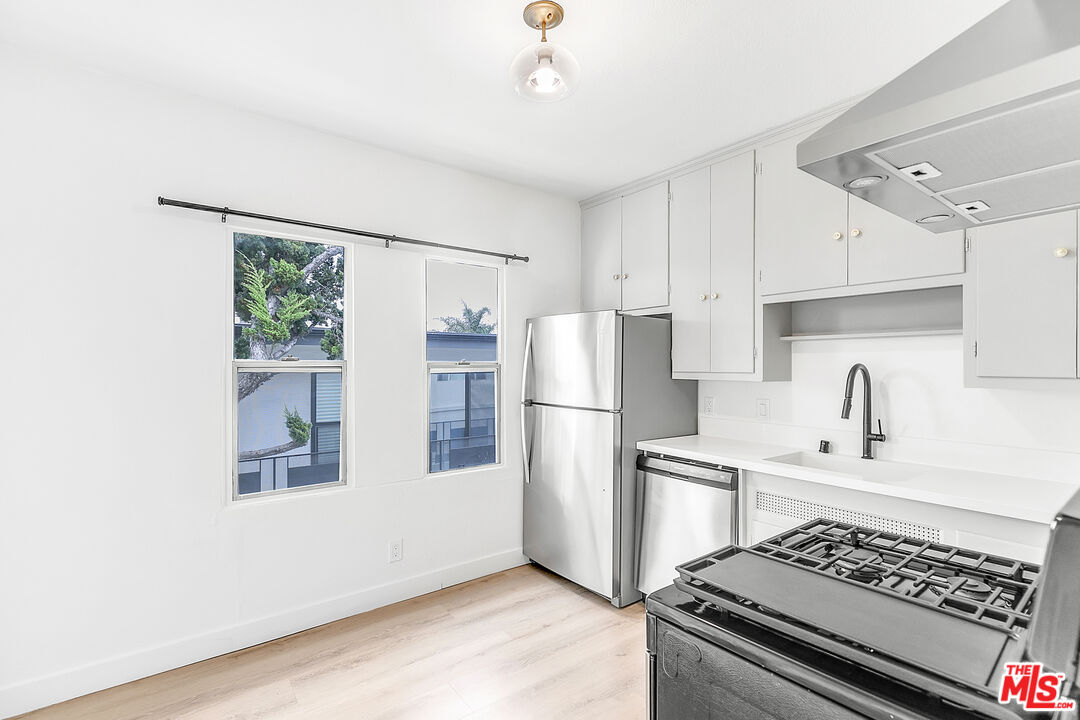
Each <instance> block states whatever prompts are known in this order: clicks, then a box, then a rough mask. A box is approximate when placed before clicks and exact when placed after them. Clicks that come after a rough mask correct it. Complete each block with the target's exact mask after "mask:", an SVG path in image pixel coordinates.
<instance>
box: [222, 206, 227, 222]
mask: <svg viewBox="0 0 1080 720" xmlns="http://www.w3.org/2000/svg"><path fill="white" fill-rule="evenodd" d="M221 222H223V223H227V222H229V208H228V206H226V207H223V208H221Z"/></svg>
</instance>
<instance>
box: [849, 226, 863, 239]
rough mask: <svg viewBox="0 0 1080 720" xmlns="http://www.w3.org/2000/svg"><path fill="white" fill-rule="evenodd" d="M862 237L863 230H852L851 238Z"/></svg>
mask: <svg viewBox="0 0 1080 720" xmlns="http://www.w3.org/2000/svg"><path fill="white" fill-rule="evenodd" d="M860 235H862V230H860V229H859V228H851V237H859V236H860Z"/></svg>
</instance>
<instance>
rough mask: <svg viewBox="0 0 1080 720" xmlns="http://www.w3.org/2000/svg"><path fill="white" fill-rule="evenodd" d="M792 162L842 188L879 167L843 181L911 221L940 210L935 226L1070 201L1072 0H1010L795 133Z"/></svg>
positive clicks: (1076, 100)
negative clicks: (817, 126) (800, 135)
mask: <svg viewBox="0 0 1080 720" xmlns="http://www.w3.org/2000/svg"><path fill="white" fill-rule="evenodd" d="M798 164H799V167H800V168H802V169H803V170H805V171H807V172H809V173H811V174H813V175H816V176H817V177H819V178H821V179H823V180H825V181H827V182H829V183H831V184H833V185H836V186H837V187H841V188H844V187H845V183H848V182H850V181H851V180H852V179H853V178H856V177H860V176H865V175H871V174H884V175H887V176H889V178H890V179H889V180H888V181H886V182H882V183H879V184H878V185H874V186H872V187H858V188H845V189H847V190H848V191H849V192H851V193H852V194H854V195H857V196H858V197H861V198H863V199H864V200H867V201H868V202H871V203H873V204H875V205H878V206H879V207H882V208H884V209H886V210H888V211H890V212H892V213H894V214H896V215H899V216H901V217H903V218H905V219H907V220H909V221H911V222H915V221H917V220H918V219H919V218H924V217H927V216H931V215H938V214H948V215H949V216H950V217H949V218H948V219H947V220H946V221H944V222H940V223H935V224H932V225H930V224H927V225H923V227H925V228H926V229H928V230H932V231H934V232H948V231H951V230H956V229H959V228H964V227H974V226H978V225H981V224H986V223H991V222H1000V221H1003V220H1009V219H1013V218H1018V217H1024V216H1029V215H1039V214H1044V213H1047V212H1055V211H1059V210H1065V209H1069V208H1074V207H1080V2H1078V1H1077V0H1010V2H1008V3H1006V4H1005V5H1003V6H1002V7H1001V8H999V9H998V10H997V11H995V12H994V13H992V14H990V15H989V16H987V17H986V18H985V19H984V20H982V21H981V22H979V23H977V24H976V25H974V26H973V27H972V28H970V29H969V30H967V31H966V32H964V33H962V34H961V35H959V36H958V37H957V38H955V39H954V40H952V41H951V42H949V43H948V44H946V45H945V46H944V47H943V48H941V49H940V50H938V51H937V52H935V53H934V54H932V55H930V56H929V57H928V58H926V59H925V60H923V61H922V62H920V63H919V64H918V65H916V66H915V67H913V68H912V69H910V70H908V71H907V72H906V73H904V74H903V75H901V76H900V77H898V78H896V79H895V80H893V81H892V82H890V83H889V84H887V85H885V86H883V87H882V88H881V89H879V90H878V91H876V92H874V93H872V94H871V95H869V96H868V97H867V98H865V99H864V100H862V101H861V102H859V103H858V104H856V105H855V106H854V107H852V108H851V109H850V110H848V111H847V112H845V113H843V114H842V115H840V116H839V117H838V118H836V119H835V120H833V121H832V122H831V123H829V124H828V125H826V126H825V127H824V128H822V129H821V130H819V131H818V132H816V133H814V134H813V135H811V136H810V137H808V138H807V139H806V140H804V141H803V142H801V143H800V144H799V148H798ZM972 203H975V205H973V206H972ZM968 206H971V207H968Z"/></svg>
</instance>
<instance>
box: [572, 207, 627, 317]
mask: <svg viewBox="0 0 1080 720" xmlns="http://www.w3.org/2000/svg"><path fill="white" fill-rule="evenodd" d="M581 306H582V310H585V311H591V310H619V309H620V308H622V199H621V198H615V199H614V200H609V201H608V202H606V203H602V204H600V205H596V206H594V207H591V208H589V209H587V210H583V211H582V213H581Z"/></svg>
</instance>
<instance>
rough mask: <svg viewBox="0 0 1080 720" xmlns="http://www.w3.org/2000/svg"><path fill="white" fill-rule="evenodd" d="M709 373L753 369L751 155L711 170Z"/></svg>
mask: <svg viewBox="0 0 1080 720" xmlns="http://www.w3.org/2000/svg"><path fill="white" fill-rule="evenodd" d="M710 170H711V171H712V189H711V206H712V213H711V215H712V218H711V228H712V231H711V236H712V242H711V248H712V253H711V255H712V263H711V270H712V281H711V284H710V288H711V289H710V292H709V304H710V305H712V323H711V330H712V333H711V336H712V337H711V347H712V352H711V357H712V371H713V372H754V153H753V152H752V151H751V152H748V153H744V154H742V155H739V156H738V157H734V158H732V159H730V160H726V161H724V162H722V163H717V164H716V165H713V166H712V168H710Z"/></svg>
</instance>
